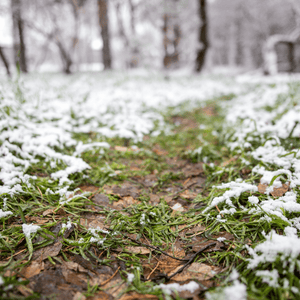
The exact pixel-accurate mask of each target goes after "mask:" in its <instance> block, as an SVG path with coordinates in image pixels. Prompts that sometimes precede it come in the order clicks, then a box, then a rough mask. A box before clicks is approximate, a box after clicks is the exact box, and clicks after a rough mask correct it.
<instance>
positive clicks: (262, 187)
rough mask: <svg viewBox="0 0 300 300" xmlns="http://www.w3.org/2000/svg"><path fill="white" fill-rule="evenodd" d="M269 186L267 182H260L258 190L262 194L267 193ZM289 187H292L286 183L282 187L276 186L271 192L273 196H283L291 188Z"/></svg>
mask: <svg viewBox="0 0 300 300" xmlns="http://www.w3.org/2000/svg"><path fill="white" fill-rule="evenodd" d="M267 187H268V185H267V184H265V183H260V184H259V185H258V186H257V188H258V191H259V192H260V193H261V194H265V192H266V190H267ZM289 188H290V185H289V184H285V183H284V184H283V185H282V186H281V187H278V188H276V187H274V188H273V191H272V192H270V194H271V195H272V196H273V197H275V198H277V197H281V196H283V195H284V194H285V193H286V192H287V191H288V190H289Z"/></svg>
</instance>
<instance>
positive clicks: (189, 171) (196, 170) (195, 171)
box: [182, 163, 203, 177]
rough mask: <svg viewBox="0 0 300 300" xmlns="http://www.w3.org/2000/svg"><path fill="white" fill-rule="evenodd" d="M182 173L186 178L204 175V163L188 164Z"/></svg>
mask: <svg viewBox="0 0 300 300" xmlns="http://www.w3.org/2000/svg"><path fill="white" fill-rule="evenodd" d="M182 173H183V174H184V176H185V177H192V176H198V175H200V174H201V173H203V167H202V163H197V164H188V165H187V166H185V167H184V168H183V169H182Z"/></svg>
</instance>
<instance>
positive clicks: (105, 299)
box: [87, 291, 113, 300]
mask: <svg viewBox="0 0 300 300" xmlns="http://www.w3.org/2000/svg"><path fill="white" fill-rule="evenodd" d="M87 300H113V297H112V296H111V295H109V294H107V293H106V292H104V291H99V292H98V293H97V294H95V295H94V296H90V297H88V298H87Z"/></svg>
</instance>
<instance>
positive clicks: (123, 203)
mask: <svg viewBox="0 0 300 300" xmlns="http://www.w3.org/2000/svg"><path fill="white" fill-rule="evenodd" d="M139 203H141V201H138V200H135V199H134V198H133V197H131V196H128V197H123V198H122V199H121V200H119V201H114V202H113V207H114V208H116V207H118V206H122V207H128V206H130V205H133V204H139Z"/></svg>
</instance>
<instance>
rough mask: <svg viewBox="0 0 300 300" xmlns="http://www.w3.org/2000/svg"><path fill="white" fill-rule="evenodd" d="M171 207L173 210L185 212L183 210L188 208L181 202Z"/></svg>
mask: <svg viewBox="0 0 300 300" xmlns="http://www.w3.org/2000/svg"><path fill="white" fill-rule="evenodd" d="M171 209H172V210H173V211H180V212H183V211H185V210H186V209H185V208H184V207H183V206H182V205H181V204H180V203H176V204H174V205H173V206H172V207H171Z"/></svg>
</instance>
